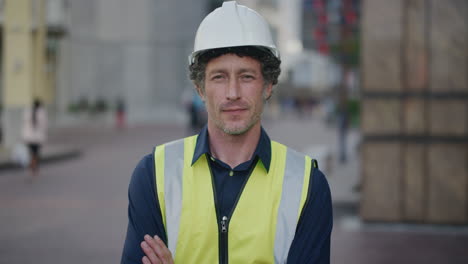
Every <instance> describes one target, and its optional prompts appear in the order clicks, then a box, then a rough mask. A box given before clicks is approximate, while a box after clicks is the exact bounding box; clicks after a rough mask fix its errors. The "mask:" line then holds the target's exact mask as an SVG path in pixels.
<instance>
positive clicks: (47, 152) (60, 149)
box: [0, 142, 82, 170]
mask: <svg viewBox="0 0 468 264" xmlns="http://www.w3.org/2000/svg"><path fill="white" fill-rule="evenodd" d="M12 152H13V151H12V149H9V148H6V147H5V146H1V145H0V170H7V169H19V168H21V165H20V164H18V163H17V162H15V161H14V160H13V158H12V155H13V153H12ZM81 153H82V150H81V148H80V147H77V146H74V145H71V144H63V143H56V142H50V143H46V144H44V146H43V147H42V149H41V157H40V162H41V163H49V162H55V161H60V160H64V159H69V158H74V157H77V156H79V155H80V154H81Z"/></svg>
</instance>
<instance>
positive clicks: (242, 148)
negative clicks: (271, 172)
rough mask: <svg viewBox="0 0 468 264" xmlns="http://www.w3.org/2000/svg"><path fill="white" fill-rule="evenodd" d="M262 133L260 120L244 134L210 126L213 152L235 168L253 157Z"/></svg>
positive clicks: (209, 131) (210, 140) (209, 134)
mask: <svg viewBox="0 0 468 264" xmlns="http://www.w3.org/2000/svg"><path fill="white" fill-rule="evenodd" d="M260 134H261V126H260V122H259V123H258V124H256V125H254V126H253V127H252V128H251V129H249V130H248V131H247V132H245V133H244V134H242V135H230V134H227V133H225V132H224V131H222V130H220V129H218V128H217V127H210V126H208V136H209V142H210V151H211V154H212V155H213V156H214V157H215V158H217V159H219V160H221V161H223V162H224V163H226V164H228V165H229V166H231V168H235V167H236V166H237V165H239V164H241V163H243V162H246V161H248V160H250V159H251V158H252V155H253V153H254V152H255V149H256V147H257V145H258V141H259V140H260Z"/></svg>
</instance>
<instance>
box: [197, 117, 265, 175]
mask: <svg viewBox="0 0 468 264" xmlns="http://www.w3.org/2000/svg"><path fill="white" fill-rule="evenodd" d="M209 142H210V141H209V137H208V127H207V126H206V125H205V126H204V127H203V128H202V130H201V131H200V133H199V134H198V137H197V143H196V144H195V152H194V154H193V159H192V166H193V164H194V163H195V162H196V161H197V160H198V159H199V158H200V157H201V156H202V155H203V154H205V153H206V154H208V155H210V156H211V152H210V144H209ZM256 156H258V158H259V159H260V160H261V161H262V163H263V166H264V167H265V169H266V171H267V172H268V171H269V170H270V163H271V141H270V138H269V137H268V135H267V133H266V132H265V130H264V129H263V127H262V128H261V132H260V140H259V141H258V144H257V148H256V149H255V152H254V154H253V156H252V158H255V157H256Z"/></svg>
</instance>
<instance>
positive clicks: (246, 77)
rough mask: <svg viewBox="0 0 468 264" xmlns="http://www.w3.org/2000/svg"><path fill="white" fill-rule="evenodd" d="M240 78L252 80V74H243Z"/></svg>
mask: <svg viewBox="0 0 468 264" xmlns="http://www.w3.org/2000/svg"><path fill="white" fill-rule="evenodd" d="M242 79H244V80H253V79H254V76H252V75H243V76H242Z"/></svg>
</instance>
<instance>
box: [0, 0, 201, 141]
mask: <svg viewBox="0 0 468 264" xmlns="http://www.w3.org/2000/svg"><path fill="white" fill-rule="evenodd" d="M0 7H1V9H0V25H1V29H2V34H1V36H2V43H3V45H2V53H1V54H2V68H1V72H2V75H1V76H2V77H1V78H2V82H1V86H0V90H1V93H0V94H1V95H0V99H1V102H2V106H3V107H2V108H3V111H2V113H1V119H2V124H3V126H2V131H3V133H2V134H3V138H4V141H5V142H7V145H11V144H13V143H14V142H16V141H18V134H19V133H18V131H19V125H20V120H21V118H20V117H21V111H22V108H24V106H26V105H28V104H29V103H30V102H31V101H32V98H33V97H40V98H42V99H43V100H45V102H46V104H47V107H48V108H49V110H50V113H51V121H52V123H53V125H69V124H77V123H79V122H82V121H86V120H89V119H90V118H92V119H93V120H95V121H96V122H109V121H110V120H111V121H112V120H113V119H112V112H113V111H114V109H115V108H116V106H117V102H123V103H124V104H125V109H126V112H127V113H126V116H127V119H128V120H127V121H128V123H130V124H132V123H141V122H148V121H149V122H182V121H183V120H184V118H186V117H185V114H184V108H183V107H182V106H181V94H182V92H183V91H184V90H185V89H187V88H188V87H192V84H191V82H190V81H189V79H188V55H189V54H190V52H191V51H192V49H193V40H194V36H195V32H196V29H197V27H198V25H199V23H200V22H201V20H202V19H203V17H204V16H205V15H206V14H207V13H208V11H209V8H210V7H209V1H208V0H202V1H196V2H195V1H182V0H135V1H115V0H3V1H0ZM96 113H97V115H99V116H101V117H99V118H96Z"/></svg>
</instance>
